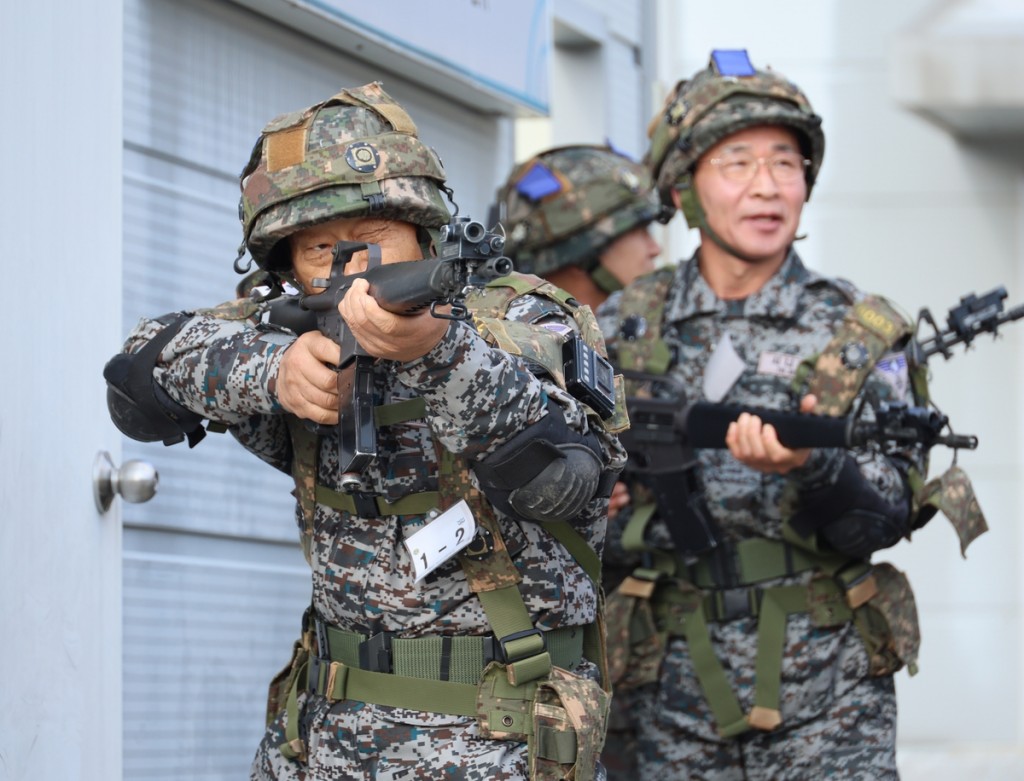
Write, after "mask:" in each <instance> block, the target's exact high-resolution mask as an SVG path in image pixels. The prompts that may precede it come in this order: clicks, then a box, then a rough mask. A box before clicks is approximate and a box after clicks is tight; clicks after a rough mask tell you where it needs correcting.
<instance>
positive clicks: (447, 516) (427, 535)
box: [405, 500, 476, 583]
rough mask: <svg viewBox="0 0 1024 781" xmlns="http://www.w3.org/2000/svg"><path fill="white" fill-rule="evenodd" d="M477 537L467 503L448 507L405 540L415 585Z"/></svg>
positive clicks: (463, 501)
mask: <svg viewBox="0 0 1024 781" xmlns="http://www.w3.org/2000/svg"><path fill="white" fill-rule="evenodd" d="M475 535H476V521H475V520H474V519H473V513H472V512H471V511H470V509H469V505H468V504H466V502H465V500H462V501H460V502H459V503H458V504H456V505H454V506H452V507H449V508H448V509H447V510H445V511H444V512H443V513H441V514H440V515H439V516H437V517H436V518H435V519H434V520H432V521H431V522H430V523H428V524H427V525H426V526H424V527H423V528H422V529H420V530H419V531H418V532H416V533H415V534H413V535H411V536H410V537H408V538H407V539H406V540H405V547H406V549H407V550H408V551H409V555H410V556H411V557H412V564H413V567H414V568H415V569H416V582H417V583H419V582H420V581H421V580H423V578H425V577H426V576H427V575H429V574H430V573H431V572H433V571H434V570H435V569H437V568H438V567H439V566H441V565H442V564H444V563H445V562H446V561H448V559H450V558H451V557H452V556H454V555H455V554H456V553H458V552H459V551H460V550H462V549H463V548H465V547H466V546H467V545H469V543H470V542H472V541H473V537H474V536H475Z"/></svg>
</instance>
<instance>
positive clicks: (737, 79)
mask: <svg viewBox="0 0 1024 781" xmlns="http://www.w3.org/2000/svg"><path fill="white" fill-rule="evenodd" d="M757 125H782V126H784V127H787V128H789V129H790V130H792V131H793V132H795V133H796V135H797V137H798V138H799V140H800V144H801V148H802V151H803V153H804V154H805V155H806V156H807V157H808V158H809V159H810V161H811V164H810V166H808V168H807V194H808V197H810V192H811V188H812V187H813V186H814V182H815V180H816V179H817V176H818V171H819V170H820V168H821V162H822V158H823V157H824V154H825V136H824V134H823V133H822V131H821V117H819V116H818V115H817V114H815V113H814V110H813V109H812V108H811V104H810V101H809V100H808V99H807V96H806V95H804V93H803V92H802V91H801V90H800V88H799V87H797V86H796V85H795V84H793V83H792V82H791V81H789V80H788V79H786V78H785V77H784V76H782V75H781V74H779V73H776V72H774V71H772V70H771V69H765V70H757V69H755V68H754V67H753V66H752V65H750V60H749V59H748V58H747V56H746V51H745V50H742V49H741V50H715V51H714V52H712V56H711V60H710V62H709V63H708V66H707V68H705V69H704V70H702V71H700V72H698V73H697V74H696V75H694V76H693V78H691V79H689V80H686V79H684V80H682V81H679V82H678V83H677V84H676V85H675V87H674V88H673V90H672V91H671V92H670V93H669V95H668V97H667V98H666V100H665V105H664V107H663V108H662V110H661V111H660V112H659V113H658V114H656V115H655V117H654V118H653V119H652V120H651V123H650V125H649V126H648V129H647V134H648V137H649V138H650V140H651V143H650V147H649V149H648V152H647V155H646V157H645V162H647V163H648V165H649V166H650V168H651V171H652V173H653V176H654V177H655V180H656V182H657V187H658V192H659V194H660V195H661V199H662V202H663V203H664V204H665V205H666V206H668V207H672V195H671V191H672V189H673V187H674V186H675V185H676V184H677V183H679V182H680V180H685V177H687V176H688V175H689V174H690V173H691V172H692V170H693V166H694V165H695V164H696V163H697V161H698V160H699V159H700V157H701V156H702V155H703V154H704V153H705V152H707V151H708V150H709V149H711V147H713V146H714V145H715V144H717V143H718V142H719V141H721V140H722V139H724V138H726V137H728V136H730V135H732V134H733V133H736V132H738V131H740V130H744V129H746V128H748V127H755V126H757Z"/></svg>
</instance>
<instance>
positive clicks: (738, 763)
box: [598, 51, 984, 781]
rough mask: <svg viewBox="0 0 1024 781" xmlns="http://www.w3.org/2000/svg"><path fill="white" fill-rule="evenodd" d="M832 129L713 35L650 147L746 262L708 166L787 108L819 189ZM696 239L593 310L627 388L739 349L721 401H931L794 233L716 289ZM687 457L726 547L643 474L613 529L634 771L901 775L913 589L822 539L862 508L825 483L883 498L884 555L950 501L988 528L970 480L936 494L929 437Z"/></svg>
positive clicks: (893, 345) (654, 127)
mask: <svg viewBox="0 0 1024 781" xmlns="http://www.w3.org/2000/svg"><path fill="white" fill-rule="evenodd" d="M820 124H821V120H820V118H819V117H818V116H817V115H816V114H814V112H813V110H812V109H811V107H810V104H809V102H808V101H807V98H806V97H805V96H804V95H803V93H802V92H800V90H799V89H798V88H797V87H796V86H795V85H794V84H792V83H791V82H789V81H787V80H786V79H785V78H784V77H783V76H781V75H779V74H776V73H773V72H771V71H770V70H769V71H760V70H756V69H755V68H753V66H752V65H750V63H749V60H748V59H747V56H746V52H745V51H724V52H723V51H716V52H714V53H713V55H712V60H711V62H710V64H709V66H708V67H707V68H706V69H705V70H702V71H700V72H698V73H697V74H696V75H695V76H694V77H693V78H692V79H690V80H684V81H680V82H679V83H678V84H677V85H676V87H675V89H674V90H673V91H672V93H671V94H670V95H669V96H668V99H667V100H666V103H665V106H664V108H663V109H662V110H661V111H660V112H659V113H658V114H657V115H656V116H655V118H654V120H652V123H651V125H650V128H649V134H650V137H651V146H650V149H649V151H648V155H647V157H646V158H645V159H646V161H647V162H648V163H649V164H650V165H651V167H652V170H653V172H654V176H655V179H656V182H657V187H658V190H659V192H660V194H661V199H662V203H663V204H664V205H665V206H666V207H667V208H668V207H672V206H674V204H673V193H677V194H678V196H679V200H680V205H681V209H682V212H683V215H684V217H685V218H686V221H687V223H688V224H689V226H690V227H691V228H700V229H701V231H702V234H703V237H704V238H707V239H708V240H710V241H713V242H715V243H716V244H718V245H719V246H720V247H722V248H723V249H725V250H726V251H727V252H728V253H730V254H731V255H733V256H735V257H738V258H740V259H745V260H749V261H753V260H755V259H751V258H744V256H743V255H742V253H740V252H739V251H738V250H736V249H735V248H733V247H730V246H729V245H728V244H727V243H726V242H725V241H724V240H723V239H722V238H721V237H719V236H718V235H717V234H716V233H715V232H714V230H712V229H711V227H710V226H709V225H708V223H707V220H706V218H705V215H704V213H703V208H702V206H701V203H700V200H699V197H698V193H696V192H695V190H694V179H693V169H694V166H695V165H696V163H697V161H698V160H699V159H700V158H701V156H702V155H703V154H704V153H705V152H707V151H708V150H709V149H710V148H712V147H713V146H714V145H715V144H717V143H718V142H720V141H722V140H723V139H725V138H727V137H729V136H730V135H732V134H733V133H736V132H738V131H740V130H743V129H745V128H750V127H756V126H759V125H780V126H783V127H786V128H788V129H789V130H791V131H792V132H793V133H794V135H795V136H796V137H797V139H798V140H799V142H800V146H801V150H802V152H803V153H804V156H805V157H806V158H808V163H807V166H806V168H805V176H806V182H807V192H808V196H809V194H810V192H811V189H812V188H813V185H814V182H815V179H816V177H817V174H818V171H819V169H820V166H821V162H822V158H823V154H824V145H825V139H824V135H823V134H822V132H821V128H820ZM699 256H700V251H699V250H698V252H697V253H696V254H695V255H694V257H693V258H691V259H690V260H689V261H687V262H685V263H682V264H681V265H679V266H678V267H677V268H675V269H661V270H659V271H656V272H655V273H654V274H652V275H649V276H647V277H644V278H641V279H639V280H637V281H636V282H634V283H633V285H631V286H630V287H628V288H627V289H626V290H624V291H622V292H621V293H616V294H614V295H613V296H612V297H611V298H609V299H608V301H606V302H605V304H603V305H602V306H601V308H600V309H599V311H598V318H599V321H600V322H601V327H602V330H603V331H604V334H605V338H606V341H607V343H608V349H609V355H610V357H611V359H612V361H613V363H615V364H616V366H617V368H618V369H620V370H623V371H624V372H625V373H626V376H627V393H628V394H629V395H631V396H638V397H642V396H645V395H646V396H653V397H655V398H668V399H672V400H675V401H677V402H678V403H679V404H680V405H682V404H685V403H688V402H695V401H700V400H706V399H707V398H708V394H707V393H706V388H707V387H709V386H707V385H706V384H705V382H706V380H708V375H714V373H715V371H716V370H715V371H712V372H707V369H708V365H709V361H711V360H712V358H713V356H715V355H716V354H718V355H722V354H726V353H730V352H731V353H732V358H731V360H732V361H733V367H734V372H733V373H732V374H729V376H728V379H729V380H731V384H730V383H725V387H724V388H723V387H719V388H717V389H716V391H715V394H716V395H715V398H713V399H712V400H713V401H715V402H721V403H722V404H728V405H745V406H753V407H762V408H770V409H781V410H788V411H796V410H797V409H798V406H799V402H800V399H801V398H802V397H803V396H804V395H805V394H807V393H814V395H815V396H816V397H817V398H818V405H817V408H816V410H815V412H817V413H818V414H827V415H845V414H847V413H849V412H850V411H851V409H856V408H859V403H860V401H861V400H863V399H864V398H865V397H870V398H872V399H873V400H874V401H875V402H905V403H908V404H912V405H913V404H922V403H925V401H926V399H927V389H926V388H925V386H924V381H923V373H922V372H920V371H919V370H918V371H914V366H913V364H912V363H911V362H910V361H908V359H907V356H906V354H905V353H904V352H903V348H904V346H905V345H906V342H907V339H908V338H909V337H910V330H911V329H910V325H909V323H907V322H906V321H905V319H904V318H903V317H902V316H901V315H900V314H899V313H898V312H896V311H895V310H894V309H893V308H892V307H891V306H890V305H889V304H888V303H887V302H885V301H884V299H880V298H877V297H874V296H866V295H865V294H862V293H860V292H859V291H857V290H856V289H855V288H854V287H853V286H852V285H851V284H849V283H847V282H845V281H840V280H833V279H827V278H824V277H822V276H820V275H818V274H815V273H813V272H811V271H810V270H808V269H807V268H805V267H804V265H803V264H802V262H801V261H800V259H799V258H798V256H797V254H796V253H795V252H794V251H793V250H792V249H790V251H789V254H788V256H787V257H786V259H785V261H784V263H783V264H782V266H781V267H780V268H779V270H778V271H777V272H776V273H775V274H774V276H773V277H772V278H771V279H770V280H769V281H768V282H767V283H766V284H765V285H764V286H763V287H762V288H761V289H760V290H758V291H757V292H755V293H753V294H751V295H749V296H748V297H747V298H745V299H742V300H728V301H726V300H720V299H719V298H718V297H717V296H716V295H715V294H714V292H713V291H712V290H711V288H710V287H709V286H708V284H707V283H706V282H705V280H704V278H703V277H702V275H701V273H700V270H699ZM630 372H634V374H633V375H632V376H633V379H632V380H631V379H630ZM636 372H639V373H641V374H644V375H648V376H646V377H644V376H640V375H639V374H636ZM651 375H653V376H651ZM712 385H713V383H712ZM864 414H865V415H866V418H865V419H871V416H872V414H873V413H872V411H871V409H870V408H867V409H866V411H865V412H864ZM631 455H634V456H636V455H642V454H631ZM694 456H695V462H694V463H695V465H696V469H695V470H693V471H692V473H693V474H694V475H695V481H696V482H695V485H694V486H693V490H692V492H691V493H690V497H691V499H693V500H695V505H696V506H697V507H698V509H700V508H701V507H702V508H703V511H704V512H706V513H707V516H708V517H709V518H710V519H711V522H712V523H711V525H712V527H713V528H714V529H715V535H716V537H717V540H718V543H719V544H718V547H717V548H714V549H713V550H711V551H707V550H705V551H704V552H701V553H696V552H693V553H690V552H688V553H686V555H681V553H680V552H678V551H677V550H676V542H675V541H674V538H673V537H672V535H671V534H670V533H669V530H668V527H667V525H666V523H667V519H668V518H670V517H674V518H675V521H674V522H675V523H680V522H696V521H695V518H696V516H695V515H691V516H689V517H688V516H687V513H686V511H684V510H683V509H682V507H681V506H674V507H656V506H655V503H654V502H653V499H652V498H651V494H650V493H649V492H648V485H649V484H648V485H640V484H638V483H636V482H632V481H631V490H632V498H633V502H632V505H631V510H630V511H628V512H624V513H620V515H619V516H618V517H617V518H616V519H615V521H614V523H613V524H611V525H610V527H609V540H608V546H607V549H606V554H605V559H606V563H614V564H617V565H628V566H630V567H637V569H635V570H634V572H633V574H632V575H631V576H630V577H627V578H626V579H625V580H624V581H623V583H622V584H621V585H620V586H619V588H618V589H617V590H616V592H615V593H614V594H612V595H611V596H610V597H609V601H608V625H609V652H610V659H611V668H612V679H613V682H615V684H616V689H615V692H616V697H619V696H620V693H621V692H625V693H627V695H628V696H629V697H630V699H631V702H630V709H631V712H630V721H631V722H632V724H634V725H635V727H636V729H637V731H638V743H639V747H638V755H637V761H638V771H639V772H638V774H637V776H638V777H639V778H640V779H643V780H644V781H651V780H653V779H658V780H659V781H661V780H662V779H669V778H671V779H677V778H678V779H708V780H709V781H711V780H713V781H769V780H770V779H771V780H774V779H786V780H787V781H812V780H817V779H821V778H837V779H838V778H842V779H847V780H848V781H879V780H880V779H895V778H897V771H896V764H895V741H896V701H895V694H894V686H893V680H892V673H893V672H894V671H896V670H898V669H900V668H901V667H902V666H904V665H906V666H909V667H910V669H911V671H913V670H914V669H915V662H916V653H917V644H918V641H919V635H918V629H917V621H916V610H915V607H914V602H913V594H912V592H911V591H910V589H909V585H908V584H907V582H906V579H905V578H904V576H903V575H902V573H900V572H898V571H897V570H896V569H895V568H893V567H891V566H890V565H887V564H884V563H882V564H879V563H876V562H875V561H874V560H872V559H871V555H870V553H857V554H856V555H854V554H840V553H838V552H837V550H836V549H835V548H830V543H829V540H832V539H834V538H835V537H832V536H829V537H828V538H827V539H823V535H825V533H826V532H827V531H830V530H835V529H837V528H839V527H840V526H841V525H842V523H843V522H845V521H846V520H847V518H848V517H849V516H847V515H845V514H844V512H843V511H840V509H839V508H838V507H836V506H831V507H830V506H829V505H828V503H827V501H823V500H822V499H821V497H826V498H828V497H832V498H834V497H835V488H836V486H839V485H854V486H858V488H857V492H858V493H859V494H861V495H864V496H867V495H870V497H871V498H872V501H874V502H875V504H876V506H884V507H886V508H888V509H887V511H886V512H887V514H886V515H885V516H884V517H885V518H886V519H887V521H888V522H889V523H891V524H892V526H890V527H888V530H889V531H893V530H895V531H896V535H895V536H894V537H892V538H891V539H885V540H884V542H882V544H879V545H875V546H873V547H872V548H871V550H877V549H880V548H883V547H886V546H888V545H892V544H894V543H895V542H896V541H897V540H898V539H899V537H900V536H909V534H910V531H911V530H912V529H914V528H917V527H919V526H920V525H923V523H924V522H925V521H926V520H927V519H928V518H930V517H931V515H932V514H933V511H932V509H931V508H932V507H934V506H937V505H938V506H942V508H943V510H944V512H947V515H950V517H951V520H952V519H953V518H954V517H955V518H956V519H957V520H955V521H954V525H957V524H958V523H959V525H958V526H957V528H958V531H960V532H961V544H962V546H963V545H964V544H965V543H966V542H969V540H970V539H971V538H973V536H975V535H976V534H977V533H980V531H982V530H983V529H984V522H983V520H981V519H980V511H978V510H977V505H976V503H975V502H974V501H973V496H972V495H971V494H970V491H969V487H968V484H967V483H966V479H965V478H964V477H963V476H962V474H961V473H955V472H954V473H949V474H947V475H945V476H944V477H943V480H942V481H939V482H933V483H929V484H928V486H929V487H928V488H927V489H926V488H925V487H924V477H925V475H926V472H927V453H926V452H925V451H924V450H923V448H921V447H920V446H916V445H914V446H912V445H906V446H900V447H899V448H886V449H884V450H883V449H881V448H874V447H871V448H865V449H862V450H857V451H852V452H848V451H845V450H835V449H826V448H816V449H814V450H813V451H812V454H811V456H810V458H809V460H808V461H807V462H806V463H805V464H804V465H803V466H801V467H799V468H796V469H793V470H792V471H790V472H789V473H787V474H786V475H785V476H782V475H778V474H771V473H763V472H760V471H757V470H754V469H752V468H749V467H746V466H744V465H743V464H741V463H740V462H739V461H738V460H736V459H735V458H733V457H732V455H731V454H730V453H729V451H728V450H727V449H724V448H723V449H700V450H696V451H694ZM684 460H685V459H684ZM851 471H852V474H853V475H854V477H853V478H852V480H851V479H850V474H851ZM684 472H686V470H684V469H683V464H680V469H679V474H680V475H683V474H684ZM627 474H628V470H627ZM841 477H842V479H843V481H844V482H841V480H840V478H841ZM680 481H682V477H680ZM936 486H941V487H940V488H936ZM932 489H935V490H932ZM937 492H938V493H942V495H943V497H944V499H943V500H941V501H936V493H937ZM958 496H959V497H960V498H961V499H962V501H961V502H959V504H958V502H957V501H956V499H955V497H958ZM847 498H848V497H847ZM815 502H817V503H815ZM925 505H928V507H926V508H925V509H923V510H922V507H923V506H925ZM960 510H962V511H963V512H960ZM833 522H836V523H833ZM971 523H974V524H975V526H973V527H972V526H971ZM830 524H831V525H830ZM843 528H849V527H848V526H846V527H843Z"/></svg>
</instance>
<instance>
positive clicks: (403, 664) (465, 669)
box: [307, 620, 583, 716]
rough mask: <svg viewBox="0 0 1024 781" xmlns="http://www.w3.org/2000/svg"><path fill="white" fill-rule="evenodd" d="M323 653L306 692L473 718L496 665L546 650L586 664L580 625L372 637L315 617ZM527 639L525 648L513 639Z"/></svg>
mask: <svg viewBox="0 0 1024 781" xmlns="http://www.w3.org/2000/svg"><path fill="white" fill-rule="evenodd" d="M316 637H317V648H318V653H317V654H316V655H312V656H310V659H309V662H308V672H307V685H308V688H309V690H311V691H313V692H316V693H317V694H320V695H323V696H325V697H327V698H328V699H329V700H332V701H337V700H344V699H350V700H359V701H361V702H367V703H373V704H377V705H390V706H393V707H398V708H409V709H412V710H424V711H433V712H436V713H450V714H455V715H461V716H473V715H476V712H477V700H476V695H477V686H478V684H479V683H480V681H481V680H482V679H483V675H484V671H485V670H486V668H487V667H488V666H489V665H490V664H491V663H492V662H499V663H501V664H509V663H513V662H516V661H519V659H520V658H525V654H524V652H525V653H529V654H530V655H533V652H535V651H536V652H538V653H544V652H546V653H547V654H548V655H549V656H550V663H551V665H553V666H555V667H560V668H562V669H564V670H573V669H575V668H576V667H578V666H579V665H580V663H581V662H582V661H583V628H582V627H566V628H563V629H553V630H550V631H547V632H541V631H539V630H533V632H529V633H517V635H512V636H510V637H504V638H500V639H499V638H497V637H495V636H494V635H461V636H460V635H456V636H441V635H435V636H431V637H420V638H414V639H407V638H400V637H396V636H395V635H394V634H393V633H390V632H381V633H378V634H375V635H371V636H367V635H364V634H360V633H358V632H351V631H348V630H345V629H339V628H337V627H334V626H330V625H328V624H325V623H323V622H321V621H319V620H318V621H316ZM520 641H526V642H525V644H523V645H521V647H520V648H518V649H517V648H516V644H517V643H519V642H520Z"/></svg>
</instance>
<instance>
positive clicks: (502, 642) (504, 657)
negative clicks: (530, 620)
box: [495, 628, 548, 664]
mask: <svg viewBox="0 0 1024 781" xmlns="http://www.w3.org/2000/svg"><path fill="white" fill-rule="evenodd" d="M530 635H537V636H538V637H539V638H540V650H539V651H537V652H536V653H537V654H542V653H544V652H545V651H546V650H547V648H548V641H547V638H546V637H544V633H543V632H542V631H540V630H539V629H536V628H534V629H524V630H523V631H522V632H513V633H512V634H510V635H505V636H504V637H497V638H495V639H496V640H497V648H496V649H495V650H496V651H499V652H500V654H501V661H502V662H504V663H505V664H512V663H513V662H518V661H520V660H521V659H526V658H528V657H529V656H534V655H535V654H525V655H520V656H517V657H515V658H512V657H511V656H509V652H508V644H509V643H511V642H512V641H513V640H519V639H520V638H523V637H529V636H530Z"/></svg>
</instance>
